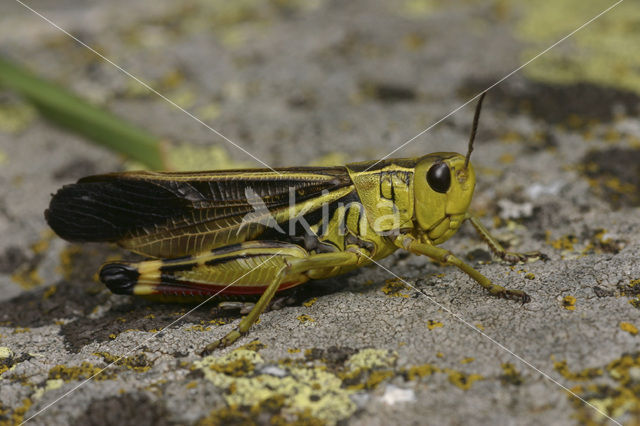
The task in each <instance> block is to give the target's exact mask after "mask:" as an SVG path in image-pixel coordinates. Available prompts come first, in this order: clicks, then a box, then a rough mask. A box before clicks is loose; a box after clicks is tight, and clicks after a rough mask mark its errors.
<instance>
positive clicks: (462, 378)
mask: <svg viewBox="0 0 640 426" xmlns="http://www.w3.org/2000/svg"><path fill="white" fill-rule="evenodd" d="M444 372H445V373H447V374H448V375H449V382H450V383H451V384H453V385H455V386H457V387H459V388H460V389H462V390H468V389H470V388H471V385H473V383H474V382H477V381H478V380H483V379H484V377H482V376H481V375H480V374H467V373H463V372H462V371H457V370H452V369H449V368H445V369H444Z"/></svg>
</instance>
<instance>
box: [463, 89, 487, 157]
mask: <svg viewBox="0 0 640 426" xmlns="http://www.w3.org/2000/svg"><path fill="white" fill-rule="evenodd" d="M486 94H487V92H486V91H484V92H482V94H481V95H480V100H479V101H478V105H476V113H475V115H474V116H473V127H471V136H470V137H469V148H467V156H466V157H465V159H464V168H465V169H466V168H467V166H468V165H469V158H471V151H473V141H474V140H475V138H476V131H477V130H478V121H479V119H480V109H481V108H482V101H483V100H484V96H485V95H486Z"/></svg>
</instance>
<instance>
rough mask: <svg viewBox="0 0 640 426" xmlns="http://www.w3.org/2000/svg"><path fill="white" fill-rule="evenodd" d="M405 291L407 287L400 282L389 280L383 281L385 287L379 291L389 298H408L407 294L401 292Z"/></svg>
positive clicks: (393, 279)
mask: <svg viewBox="0 0 640 426" xmlns="http://www.w3.org/2000/svg"><path fill="white" fill-rule="evenodd" d="M405 289H408V287H407V285H406V284H405V283H404V282H403V281H402V280H400V279H397V278H391V279H388V280H386V281H385V285H384V287H382V289H381V290H382V292H383V293H384V294H386V295H387V296H389V297H409V295H408V294H405V293H402V292H401V291H402V290H405Z"/></svg>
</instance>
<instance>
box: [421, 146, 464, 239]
mask: <svg viewBox="0 0 640 426" xmlns="http://www.w3.org/2000/svg"><path fill="white" fill-rule="evenodd" d="M475 186H476V177H475V173H474V171H473V166H472V165H471V163H467V162H466V161H465V157H464V156H463V155H460V154H456V153H454V152H438V153H435V154H429V155H425V156H424V157H422V158H421V159H420V161H419V162H418V164H417V166H416V171H415V177H414V193H415V210H414V211H415V222H416V226H417V228H419V229H420V230H422V231H424V233H425V234H426V236H427V237H428V238H429V240H430V241H432V242H434V243H436V244H440V243H441V242H443V241H445V240H446V239H447V238H449V237H450V236H451V235H453V234H454V233H455V232H456V230H457V229H458V227H459V226H460V225H461V224H462V221H463V220H464V217H465V214H466V212H467V208H468V207H469V203H471V197H472V196H473V189H474V188H475Z"/></svg>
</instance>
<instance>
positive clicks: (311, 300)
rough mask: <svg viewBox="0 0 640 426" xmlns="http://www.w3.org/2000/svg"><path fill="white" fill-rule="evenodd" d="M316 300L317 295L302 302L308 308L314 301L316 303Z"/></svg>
mask: <svg viewBox="0 0 640 426" xmlns="http://www.w3.org/2000/svg"><path fill="white" fill-rule="evenodd" d="M317 301H318V298H317V297H314V298H311V299H309V300H307V301H306V302H304V303H302V305H303V306H306V307H307V308H310V307H311V306H313V304H314V303H316V302H317Z"/></svg>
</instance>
